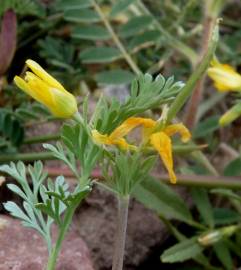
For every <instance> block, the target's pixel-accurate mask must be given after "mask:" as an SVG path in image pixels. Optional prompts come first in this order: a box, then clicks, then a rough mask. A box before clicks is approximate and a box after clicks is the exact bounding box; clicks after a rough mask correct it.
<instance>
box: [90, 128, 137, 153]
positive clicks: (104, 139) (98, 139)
mask: <svg viewBox="0 0 241 270" xmlns="http://www.w3.org/2000/svg"><path fill="white" fill-rule="evenodd" d="M92 138H93V140H94V142H95V143H96V144H105V145H116V146H118V147H120V148H121V149H122V150H136V149H137V147H136V146H134V145H131V144H128V143H127V142H126V140H125V139H124V138H110V136H108V135H106V134H104V135H103V134H101V133H99V132H98V131H97V130H96V129H95V130H92Z"/></svg>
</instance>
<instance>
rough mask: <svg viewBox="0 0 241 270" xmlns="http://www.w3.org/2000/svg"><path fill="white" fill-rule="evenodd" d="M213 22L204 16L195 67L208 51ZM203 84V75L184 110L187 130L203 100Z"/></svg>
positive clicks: (211, 18) (194, 120)
mask: <svg viewBox="0 0 241 270" xmlns="http://www.w3.org/2000/svg"><path fill="white" fill-rule="evenodd" d="M215 21H216V18H213V17H210V16H209V15H207V14H205V16H204V21H203V36H202V40H201V44H202V47H201V49H200V58H199V59H198V61H197V62H196V63H195V67H197V66H198V65H199V64H200V62H201V59H202V58H203V57H204V55H205V54H206V53H207V51H208V45H209V41H210V39H211V34H212V31H213V27H214V25H215ZM204 82H205V74H203V75H202V76H201V77H200V79H199V80H198V82H197V84H196V87H195V89H194V91H193V94H192V96H191V99H190V102H189V104H188V107H187V110H186V116H185V123H186V126H187V127H188V128H189V129H192V128H193V127H194V126H195V124H196V120H197V112H198V107H199V106H198V105H199V104H200V103H201V101H202V98H203V89H204Z"/></svg>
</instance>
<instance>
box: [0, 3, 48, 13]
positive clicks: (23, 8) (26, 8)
mask: <svg viewBox="0 0 241 270" xmlns="http://www.w3.org/2000/svg"><path fill="white" fill-rule="evenodd" d="M8 9H12V10H14V11H15V12H16V13H17V14H20V15H36V16H41V15H43V14H44V8H43V6H41V5H40V1H36V0H1V4H0V16H2V15H3V13H4V12H5V11H6V10H8Z"/></svg>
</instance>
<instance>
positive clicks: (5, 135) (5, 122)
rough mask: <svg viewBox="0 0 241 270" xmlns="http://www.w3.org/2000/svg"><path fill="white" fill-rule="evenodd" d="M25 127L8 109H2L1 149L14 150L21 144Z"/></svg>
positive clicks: (0, 117)
mask: <svg viewBox="0 0 241 270" xmlns="http://www.w3.org/2000/svg"><path fill="white" fill-rule="evenodd" d="M23 138H24V129H23V126H22V124H21V122H20V121H19V120H18V119H17V118H16V116H15V115H14V114H12V113H11V112H10V111H8V110H4V109H0V150H1V152H4V153H6V152H14V151H16V148H17V147H18V146H20V145H21V143H22V142H23Z"/></svg>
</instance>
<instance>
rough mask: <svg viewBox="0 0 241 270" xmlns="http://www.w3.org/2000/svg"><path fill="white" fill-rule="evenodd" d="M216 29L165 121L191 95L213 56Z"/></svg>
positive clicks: (175, 112)
mask: <svg viewBox="0 0 241 270" xmlns="http://www.w3.org/2000/svg"><path fill="white" fill-rule="evenodd" d="M218 29H219V28H218V25H216V26H215V29H214V31H213V35H212V38H211V42H210V46H209V48H208V51H207V53H206V55H205V56H204V57H203V59H202V61H201V63H200V65H199V66H198V67H197V69H196V70H195V71H194V72H193V74H192V75H191V77H190V78H189V80H188V81H187V83H186V85H185V86H184V87H183V89H182V91H181V92H180V93H179V94H178V95H177V97H176V99H175V101H174V102H173V103H172V105H171V107H170V109H169V111H168V115H167V122H170V121H171V120H172V119H173V118H174V117H175V116H176V114H177V113H178V112H179V111H180V109H181V108H182V106H183V105H184V104H185V102H186V101H187V99H188V98H189V96H190V95H191V93H192V91H193V90H194V86H195V85H196V83H197V81H198V80H199V78H201V77H202V75H203V74H204V72H205V71H206V69H207V67H208V65H209V63H210V61H211V59H212V57H213V54H214V52H215V50H216V46H217V42H218Z"/></svg>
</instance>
